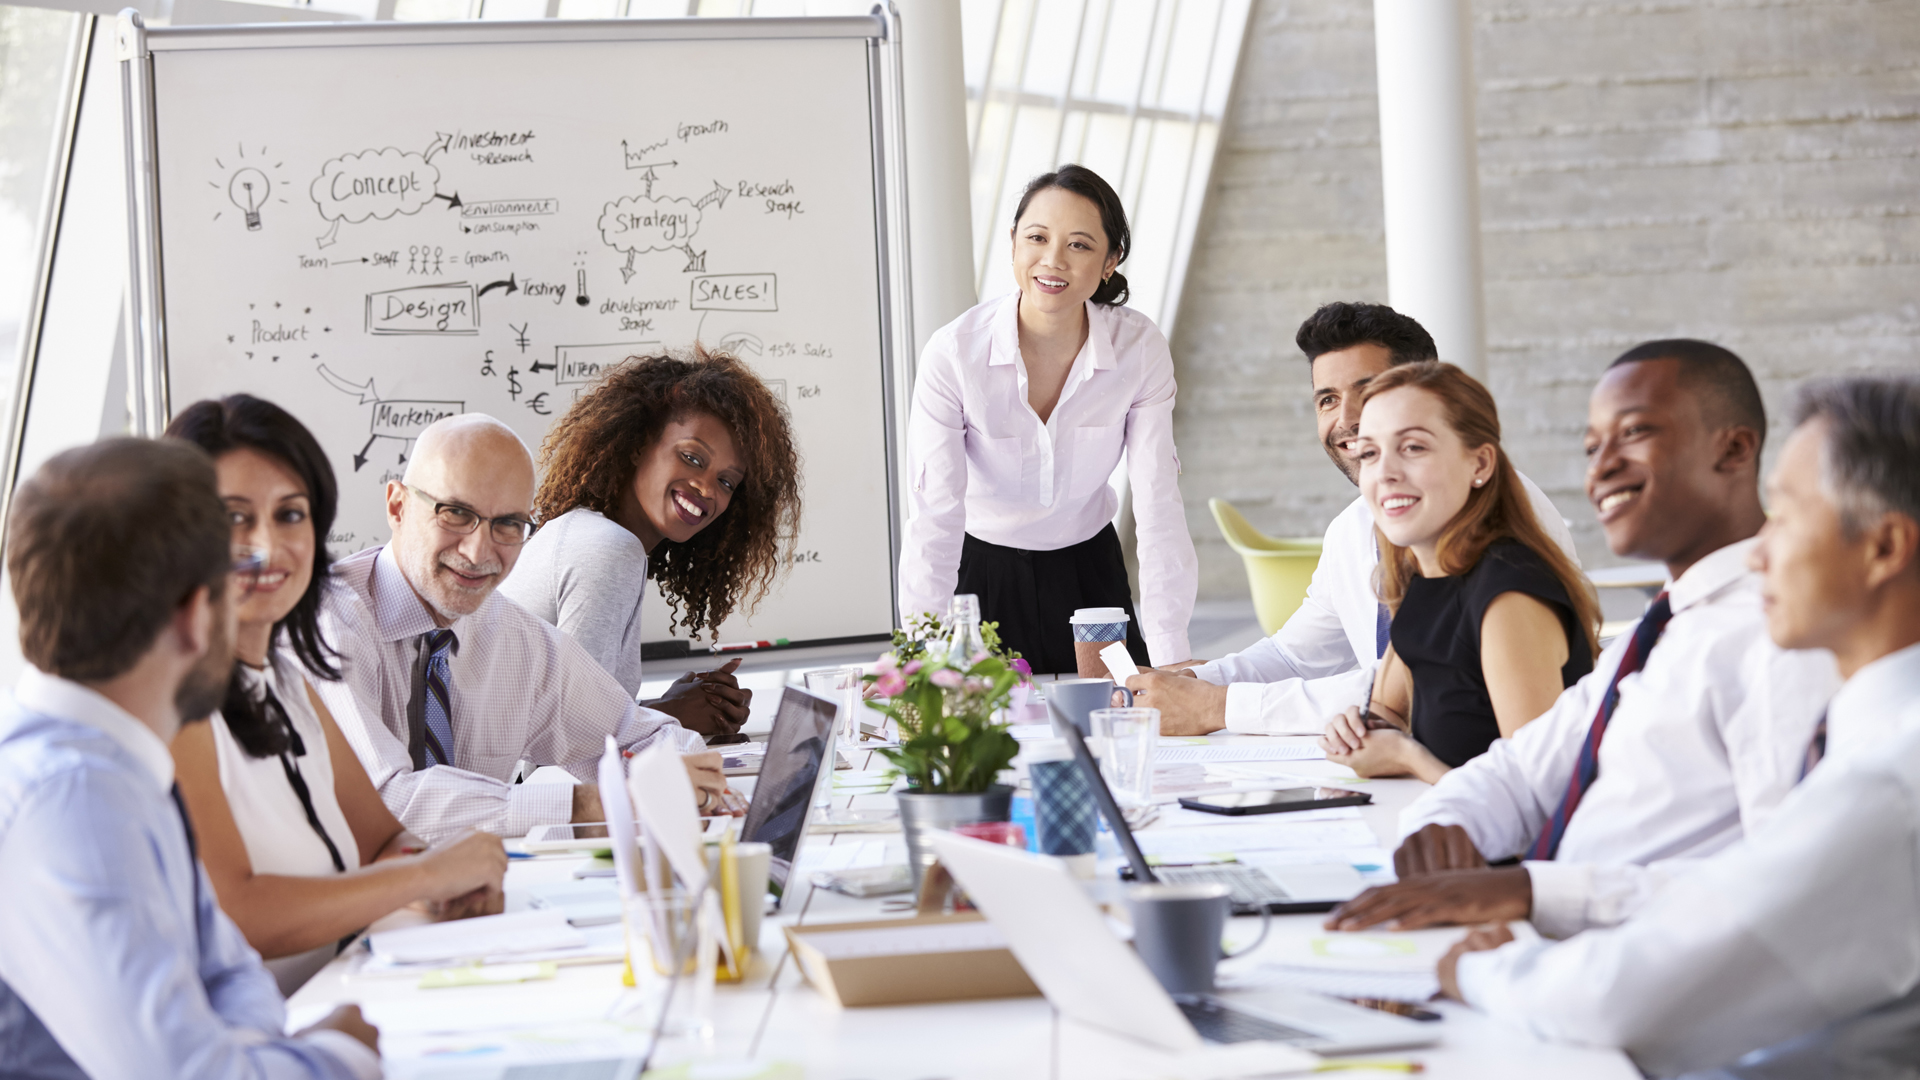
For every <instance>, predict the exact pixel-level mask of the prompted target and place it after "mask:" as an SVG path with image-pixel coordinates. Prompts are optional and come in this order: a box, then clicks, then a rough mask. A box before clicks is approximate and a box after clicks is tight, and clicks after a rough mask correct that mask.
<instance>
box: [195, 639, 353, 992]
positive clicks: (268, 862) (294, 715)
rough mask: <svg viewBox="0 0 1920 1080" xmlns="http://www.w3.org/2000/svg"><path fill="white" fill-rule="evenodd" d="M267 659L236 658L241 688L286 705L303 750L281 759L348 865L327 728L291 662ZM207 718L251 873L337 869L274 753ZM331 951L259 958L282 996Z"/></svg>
mask: <svg viewBox="0 0 1920 1080" xmlns="http://www.w3.org/2000/svg"><path fill="white" fill-rule="evenodd" d="M270 664H271V666H270V667H269V668H268V669H267V670H265V671H256V670H254V669H253V668H251V667H249V666H247V665H244V664H243V665H241V667H240V670H241V672H242V674H243V677H244V678H246V679H247V683H248V689H249V690H251V691H252V692H254V693H255V694H259V693H260V692H261V685H262V684H263V683H265V684H266V685H268V686H271V687H272V689H273V696H274V697H275V698H276V699H278V700H279V702H280V704H281V706H282V707H283V708H285V709H286V711H287V719H288V720H290V721H291V722H292V723H293V729H294V730H295V731H296V732H298V733H299V735H300V742H301V743H302V744H303V746H304V748H305V750H306V754H304V755H302V756H297V757H296V756H295V755H294V753H293V751H292V750H288V751H287V753H286V755H285V756H286V760H287V761H288V762H290V763H291V764H292V765H293V766H294V768H296V769H297V770H298V771H299V774H300V777H301V779H303V780H305V781H306V785H307V792H308V795H309V796H310V797H311V798H312V800H313V810H314V816H315V817H318V818H319V819H320V825H321V827H322V828H324V829H325V830H326V831H327V836H328V837H329V838H330V839H332V841H333V844H334V847H335V848H337V849H338V850H339V852H340V858H341V861H343V862H345V863H346V866H347V869H349V870H352V869H356V868H358V867H359V865H360V845H359V844H358V843H357V842H355V840H354V837H353V830H352V828H350V827H349V826H348V825H347V816H346V815H345V814H343V813H342V812H341V811H340V801H339V799H338V798H336V797H335V795H334V788H333V760H332V758H331V757H330V756H329V755H328V753H327V734H326V731H325V729H323V728H322V727H321V726H320V717H319V716H318V715H316V714H315V713H314V711H313V704H312V703H311V702H310V701H308V700H307V688H306V680H305V677H304V676H303V675H302V674H301V672H300V669H299V666H298V664H297V663H295V662H294V661H292V660H290V659H289V658H287V657H285V656H282V655H280V654H278V653H276V654H275V655H274V656H273V658H272V660H271V661H270ZM209 722H210V723H211V724H212V725H213V745H214V752H215V756H216V758H217V760H218V761H219V763H220V788H221V790H222V791H224V792H225V793H226V796H227V807H228V809H229V810H231V811H232V812H233V823H234V825H235V826H237V827H238V828H239V830H240V839H241V840H242V841H243V842H244V843H245V844H246V846H247V858H248V860H250V861H251V862H252V863H253V872H254V873H256V874H275V875H283V876H288V877H325V876H327V875H329V874H335V873H338V872H339V871H338V870H336V869H335V867H334V865H333V856H332V855H330V854H329V853H328V852H327V845H326V843H325V842H324V841H322V840H321V839H320V835H319V834H318V833H316V832H314V831H313V826H312V825H311V824H310V823H309V822H308V821H307V811H306V808H305V806H303V805H302V804H301V802H300V796H299V795H298V794H297V793H295V791H294V789H293V785H292V784H291V783H290V782H289V781H288V778H287V771H286V766H285V765H283V764H282V763H281V758H280V757H279V756H275V757H265V758H257V757H253V756H252V755H250V754H248V753H247V752H246V751H245V750H244V749H242V748H241V746H240V743H239V742H238V741H237V740H235V739H234V737H233V732H232V731H230V730H228V728H227V721H226V718H225V717H223V716H221V715H220V714H219V713H218V712H216V713H214V714H213V718H212V719H211V720H210V721H209ZM334 953H335V947H334V946H333V945H332V944H327V945H322V946H320V947H319V948H316V949H311V950H309V951H307V952H304V953H299V954H297V955H294V956H283V957H280V958H279V959H276V960H268V961H266V965H267V969H268V970H269V971H271V972H273V976H274V978H275V979H276V980H278V981H279V983H280V992H281V993H283V994H289V995H290V994H292V993H293V992H294V991H295V990H297V989H299V988H300V986H301V984H303V983H305V982H306V981H307V980H308V979H309V978H311V977H312V976H313V973H314V972H316V971H319V970H320V969H321V968H322V967H325V966H326V963H327V961H328V960H331V959H333V956H334Z"/></svg>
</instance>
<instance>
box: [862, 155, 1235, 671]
mask: <svg viewBox="0 0 1920 1080" xmlns="http://www.w3.org/2000/svg"><path fill="white" fill-rule="evenodd" d="M1012 238H1013V276H1014V280H1015V281H1016V282H1018V284H1019V288H1018V289H1017V290H1016V291H1014V292H1011V293H1009V294H1007V295H1006V296H1003V297H996V298H994V299H992V300H988V301H986V302H984V303H982V304H980V305H978V306H977V307H975V308H973V309H972V310H970V311H968V312H967V313H966V314H964V315H962V316H960V317H959V318H958V319H955V320H954V321H953V322H951V323H948V324H947V325H946V326H944V327H942V328H941V329H940V330H939V331H937V332H935V333H934V335H933V337H932V338H930V339H929V340H928V341H927V346H926V350H925V352H924V353H923V354H922V355H921V359H920V368H919V372H918V374H917V376H916V380H915V383H914V391H913V415H912V419H911V420H910V421H909V422H908V428H907V438H908V442H909V445H910V451H911V460H910V463H909V472H908V477H907V483H908V488H909V490H910V492H911V498H912V502H913V513H912V516H911V517H910V518H909V519H908V521H907V528H906V540H905V544H904V545H903V548H902V551H901V559H900V585H899V593H900V616H901V618H902V620H907V619H911V618H913V617H914V616H917V615H919V614H921V613H923V612H934V613H936V614H941V615H944V614H946V612H947V609H948V606H949V604H950V602H951V601H952V598H953V596H954V594H955V593H972V594H975V595H977V596H978V597H979V598H980V614H981V617H982V618H983V619H986V620H989V621H996V622H998V623H999V624H1000V639H1001V640H1002V641H1003V642H1005V643H1006V644H1007V645H1008V646H1009V647H1010V648H1012V649H1015V650H1018V651H1019V652H1020V653H1021V654H1022V655H1023V656H1024V657H1025V658H1026V659H1027V661H1028V662H1029V663H1030V664H1031V665H1032V666H1033V670H1034V671H1036V672H1070V671H1074V670H1076V668H1077V663H1076V660H1075V657H1074V649H1073V632H1072V630H1071V629H1070V624H1069V620H1070V619H1071V618H1072V616H1073V613H1074V611H1075V610H1076V609H1079V608H1118V609H1121V610H1122V611H1125V612H1126V615H1127V620H1126V621H1127V648H1128V651H1129V652H1131V653H1132V654H1133V658H1134V662H1135V663H1138V664H1142V665H1145V664H1148V663H1149V662H1151V663H1152V664H1154V665H1168V664H1177V663H1180V662H1181V661H1184V660H1187V659H1188V658H1189V657H1190V655H1191V650H1190V649H1189V648H1188V644H1187V621H1188V619H1189V618H1190V617H1191V616H1192V614H1193V599H1194V593H1195V591H1196V590H1197V588H1198V585H1199V568H1198V563H1197V561H1196V560H1195V558H1194V553H1193V540H1192V538H1191V537H1190V536H1189V535H1188V533H1187V519H1186V511H1185V509H1184V507H1183V506H1182V505H1181V501H1180V482H1179V474H1180V461H1179V458H1178V457H1177V456H1176V454H1175V452H1174V446H1173V400H1174V392H1175V386H1174V379H1173V356H1172V354H1171V353H1170V352H1168V350H1167V339H1166V338H1165V337H1163V336H1161V333H1160V330H1159V328H1157V327H1155V326H1154V325H1153V322H1152V321H1151V320H1150V319H1148V318H1147V317H1146V316H1144V315H1142V314H1140V313H1139V312H1137V311H1134V310H1132V309H1130V308H1128V307H1126V306H1125V305H1126V301H1127V279H1126V278H1125V277H1124V276H1122V275H1121V274H1120V273H1119V271H1118V267H1119V266H1120V264H1121V263H1122V262H1123V261H1125V260H1126V257H1127V250H1128V245H1129V243H1130V242H1131V239H1130V236H1129V233H1128V229H1127V215H1126V211H1125V209H1124V208H1122V206H1121V205H1120V197H1119V196H1118V195H1116V194H1114V191H1113V189H1112V188H1111V187H1109V186H1107V182H1106V181H1105V180H1102V179H1101V178H1100V177H1099V176H1098V175H1096V174H1095V173H1093V172H1092V171H1091V170H1089V169H1085V168H1082V167H1080V166H1078V165H1063V166H1061V167H1060V169H1059V170H1058V171H1056V172H1050V173H1047V174H1045V175H1042V176H1038V177H1035V178H1034V180H1033V181H1032V182H1031V183H1029V184H1028V185H1027V189H1026V192H1025V193H1024V194H1022V195H1021V197H1020V205H1019V206H1018V207H1017V208H1016V209H1015V211H1014V215H1013V233H1012ZM1123 453H1124V454H1125V455H1126V463H1127V482H1128V484H1129V485H1130V486H1131V488H1132V489H1133V517H1134V521H1135V531H1136V534H1137V537H1138V540H1139V557H1140V558H1139V563H1140V609H1139V612H1138V613H1137V614H1136V612H1135V611H1134V606H1133V599H1132V596H1133V594H1132V590H1131V588H1130V587H1129V585H1128V582H1127V567H1126V563H1125V561H1124V559H1123V557H1122V555H1121V549H1120V537H1119V534H1118V533H1116V532H1115V530H1114V527H1113V520H1114V515H1115V514H1116V513H1117V512H1118V510H1119V507H1120V500H1119V496H1118V495H1117V494H1116V493H1115V492H1114V489H1113V487H1112V486H1111V485H1110V484H1109V483H1108V478H1109V477H1111V476H1112V475H1113V473H1114V470H1115V468H1116V467H1117V466H1118V465H1119V464H1120V460H1121V455H1122V454H1123Z"/></svg>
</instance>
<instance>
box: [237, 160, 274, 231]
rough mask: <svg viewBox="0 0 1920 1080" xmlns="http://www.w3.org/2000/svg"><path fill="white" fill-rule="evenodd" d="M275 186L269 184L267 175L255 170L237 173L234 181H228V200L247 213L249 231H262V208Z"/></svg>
mask: <svg viewBox="0 0 1920 1080" xmlns="http://www.w3.org/2000/svg"><path fill="white" fill-rule="evenodd" d="M272 189H273V185H271V184H269V183H268V182H267V174H266V173H263V172H261V171H260V170H259V169H255V168H251V167H249V168H245V169H240V170H238V171H236V172H235V173H234V174H233V179H232V180H229V181H227V198H229V199H232V200H233V205H235V206H237V207H239V208H240V209H241V210H244V211H246V215H247V231H248V232H259V231H260V207H261V205H262V204H264V203H265V202H266V201H267V193H268V192H269V191H271V190H272Z"/></svg>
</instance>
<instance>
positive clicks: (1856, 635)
mask: <svg viewBox="0 0 1920 1080" xmlns="http://www.w3.org/2000/svg"><path fill="white" fill-rule="evenodd" d="M1798 420H1799V423H1798V425H1797V429H1796V430H1795V432H1794V434H1793V435H1792V437H1791V438H1790V439H1789V440H1788V441H1787V445H1786V447H1785V449H1783V450H1782V451H1781V454H1780V460H1779V462H1778V464H1777V465H1776V467H1775V469H1774V472H1773V476H1772V477H1771V478H1770V480H1769V483H1768V492H1769V495H1770V496H1771V498H1770V503H1771V505H1772V508H1773V516H1772V519H1771V520H1770V521H1769V522H1768V524H1767V526H1766V528H1765V529H1764V530H1763V532H1762V534H1761V540H1760V544H1759V547H1758V549H1757V550H1756V552H1755V558H1754V563H1755V565H1756V566H1757V567H1759V568H1760V569H1761V570H1762V572H1763V573H1764V574H1765V585H1764V587H1763V591H1764V596H1765V603H1766V608H1767V622H1768V627H1769V629H1770V631H1771V633H1772V636H1773V638H1774V640H1775V641H1776V642H1778V643H1779V644H1780V645H1781V646H1782V647H1785V648H1795V649H1822V648H1824V649H1831V650H1832V651H1833V655H1834V657H1835V658H1836V659H1837V660H1838V662H1839V669H1840V671H1841V673H1842V674H1843V675H1844V676H1846V678H1847V682H1846V685H1845V686H1844V687H1843V688H1842V689H1841V690H1840V692H1839V693H1838V694H1836V695H1835V696H1834V698H1833V701H1832V704H1831V705H1830V706H1829V708H1828V711H1827V723H1826V727H1825V730H1824V731H1822V732H1821V733H1820V735H1818V736H1816V737H1815V738H1814V739H1813V740H1811V741H1810V742H1809V744H1808V746H1807V747H1806V758H1805V760H1806V762H1807V763H1808V765H1809V766H1810V771H1809V773H1808V775H1807V779H1806V781H1805V782H1804V783H1802V784H1801V785H1800V786H1799V787H1798V788H1796V789H1795V790H1794V792H1793V793H1792V794H1791V795H1790V796H1789V797H1788V798H1787V799H1786V801H1784V802H1783V803H1781V805H1780V808H1779V811H1778V812H1777V813H1776V814H1774V815H1773V816H1772V818H1771V819H1770V820H1769V821H1768V822H1767V824H1766V825H1765V826H1763V827H1761V828H1760V829H1757V830H1755V831H1754V832H1753V833H1752V834H1751V835H1750V836H1749V837H1748V839H1747V840H1746V841H1745V842H1744V843H1741V844H1739V845H1736V846H1735V847H1734V848H1732V849H1731V850H1729V851H1727V852H1724V853H1722V854H1720V855H1718V856H1715V857H1714V858H1712V859H1709V860H1706V861H1705V862H1702V863H1700V864H1699V865H1697V866H1695V867H1693V868H1691V869H1690V870H1689V871H1688V872H1686V873H1684V874H1681V875H1678V876H1675V877H1674V878H1673V879H1672V880H1670V881H1669V882H1667V883H1666V885H1665V886H1664V887H1663V888H1662V889H1661V890H1660V891H1659V892H1658V893H1657V894H1656V895H1655V896H1654V898H1653V899H1652V900H1651V901H1650V902H1649V903H1648V904H1647V905H1646V906H1645V907H1644V908H1643V909H1642V910H1641V911H1640V912H1638V913H1637V914H1635V915H1634V916H1633V917H1632V918H1630V919H1628V920H1627V921H1626V922H1625V923H1623V924H1622V925H1620V926H1618V927H1615V928H1612V929H1606V930H1594V931H1590V932H1588V933H1584V934H1581V935H1580V936H1578V937H1576V938H1574V939H1573V940H1571V941H1566V942H1560V943H1550V942H1545V941H1528V942H1515V941H1513V939H1512V935H1511V934H1510V933H1508V932H1507V931H1506V930H1505V929H1504V928H1503V929H1499V930H1482V931H1476V932H1475V933H1473V934H1471V935H1469V936H1468V938H1467V939H1466V940H1465V941H1463V942H1462V943H1461V945H1460V946H1457V947H1456V948H1455V949H1454V950H1453V951H1452V952H1450V953H1449V954H1448V955H1447V956H1446V957H1445V958H1444V959H1443V960H1442V961H1441V964H1440V977H1441V983H1442V985H1443V986H1444V987H1445V988H1446V991H1447V993H1449V994H1450V995H1452V996H1454V997H1456V998H1459V999H1461V1000H1463V1001H1465V1002H1467V1003H1468V1004H1470V1005H1473V1006H1475V1007H1476V1008H1479V1009H1481V1010H1483V1011H1485V1012H1487V1013H1490V1014H1492V1015H1493V1016H1495V1017H1498V1018H1500V1019H1502V1020H1506V1021H1508V1022H1511V1023H1515V1024H1519V1025H1522V1026H1525V1027H1527V1028H1528V1029H1530V1030H1532V1031H1533V1032H1534V1033H1536V1034H1537V1035H1540V1036H1544V1037H1547V1038H1553V1039H1561V1040H1566V1041H1570V1042H1580V1043H1588V1044H1598V1045H1604V1046H1617V1047H1621V1048H1623V1049H1625V1050H1626V1051H1627V1052H1628V1053H1630V1054H1631V1055H1632V1056H1633V1058H1634V1061H1635V1062H1636V1063H1637V1064H1638V1065H1639V1066H1640V1067H1641V1068H1642V1069H1644V1070H1646V1071H1648V1072H1650V1073H1653V1074H1655V1075H1662V1076H1666V1075H1674V1074H1678V1073H1685V1072H1688V1071H1689V1070H1701V1069H1712V1070H1713V1072H1712V1075H1714V1076H1718V1077H1735V1076H1740V1077H1753V1078H1759V1077H1813V1076H1818V1077H1823V1078H1840V1080H1847V1078H1862V1080H1864V1078H1867V1077H1910V1076H1913V1075H1914V1074H1915V1071H1916V1063H1917V1062H1920V990H1917V989H1916V987H1917V986H1920V782H1917V781H1916V777H1920V470H1916V468H1915V466H1914V463H1915V462H1916V461H1920V383H1916V382H1915V381H1914V380H1912V379H1910V378H1909V379H1886V380H1878V379H1854V380H1848V381H1845V382H1837V383H1827V384H1823V385H1819V386H1815V387H1813V388H1810V389H1809V391H1807V392H1806V393H1805V394H1803V396H1802V399H1801V404H1800V407H1799V409H1798ZM1828 736H1830V737H1831V739H1832V741H1831V742H1827V741H1826V740H1827V737H1828ZM1829 750H1830V751H1831V752H1830V753H1827V752H1826V751H1829ZM1823 757H1824V760H1823ZM1815 766H1817V767H1815ZM1488 950H1491V951H1488ZM1756 1047H1766V1048H1767V1049H1764V1050H1759V1051H1757V1052H1756V1051H1755V1048H1756Z"/></svg>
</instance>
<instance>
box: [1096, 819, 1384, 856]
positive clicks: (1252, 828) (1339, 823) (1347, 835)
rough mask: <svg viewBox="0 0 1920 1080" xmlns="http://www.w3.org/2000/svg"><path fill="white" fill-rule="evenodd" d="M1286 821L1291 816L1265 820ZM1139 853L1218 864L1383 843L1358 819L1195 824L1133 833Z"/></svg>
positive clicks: (1364, 846) (1365, 846)
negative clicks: (1265, 854)
mask: <svg viewBox="0 0 1920 1080" xmlns="http://www.w3.org/2000/svg"><path fill="white" fill-rule="evenodd" d="M1261 816H1262V817H1268V818H1271V817H1275V816H1278V817H1285V816H1287V815H1285V814H1280V815H1261ZM1134 839H1136V840H1138V841H1139V843H1140V850H1141V851H1142V852H1144V853H1145V854H1146V855H1147V857H1149V858H1158V859H1159V860H1160V861H1162V862H1177V861H1181V860H1193V861H1212V862H1219V861H1222V860H1223V859H1227V858H1231V857H1233V856H1235V855H1237V854H1239V853H1241V852H1249V851H1278V850H1295V849H1306V848H1320V849H1327V848H1335V849H1347V848H1367V847H1373V846H1375V845H1377V844H1378V843H1379V842H1380V841H1379V839H1378V838H1377V837H1375V836H1374V835H1373V830H1372V829H1369V828H1367V825H1366V822H1364V821H1359V820H1355V819H1347V820H1334V821H1297V822H1288V823H1274V824H1271V825H1269V824H1267V823H1266V822H1259V823H1258V824H1257V825H1213V826H1207V825H1191V826H1182V827H1180V828H1172V829H1158V828H1155V829H1146V830H1143V831H1141V832H1139V833H1137V834H1135V836H1134Z"/></svg>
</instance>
